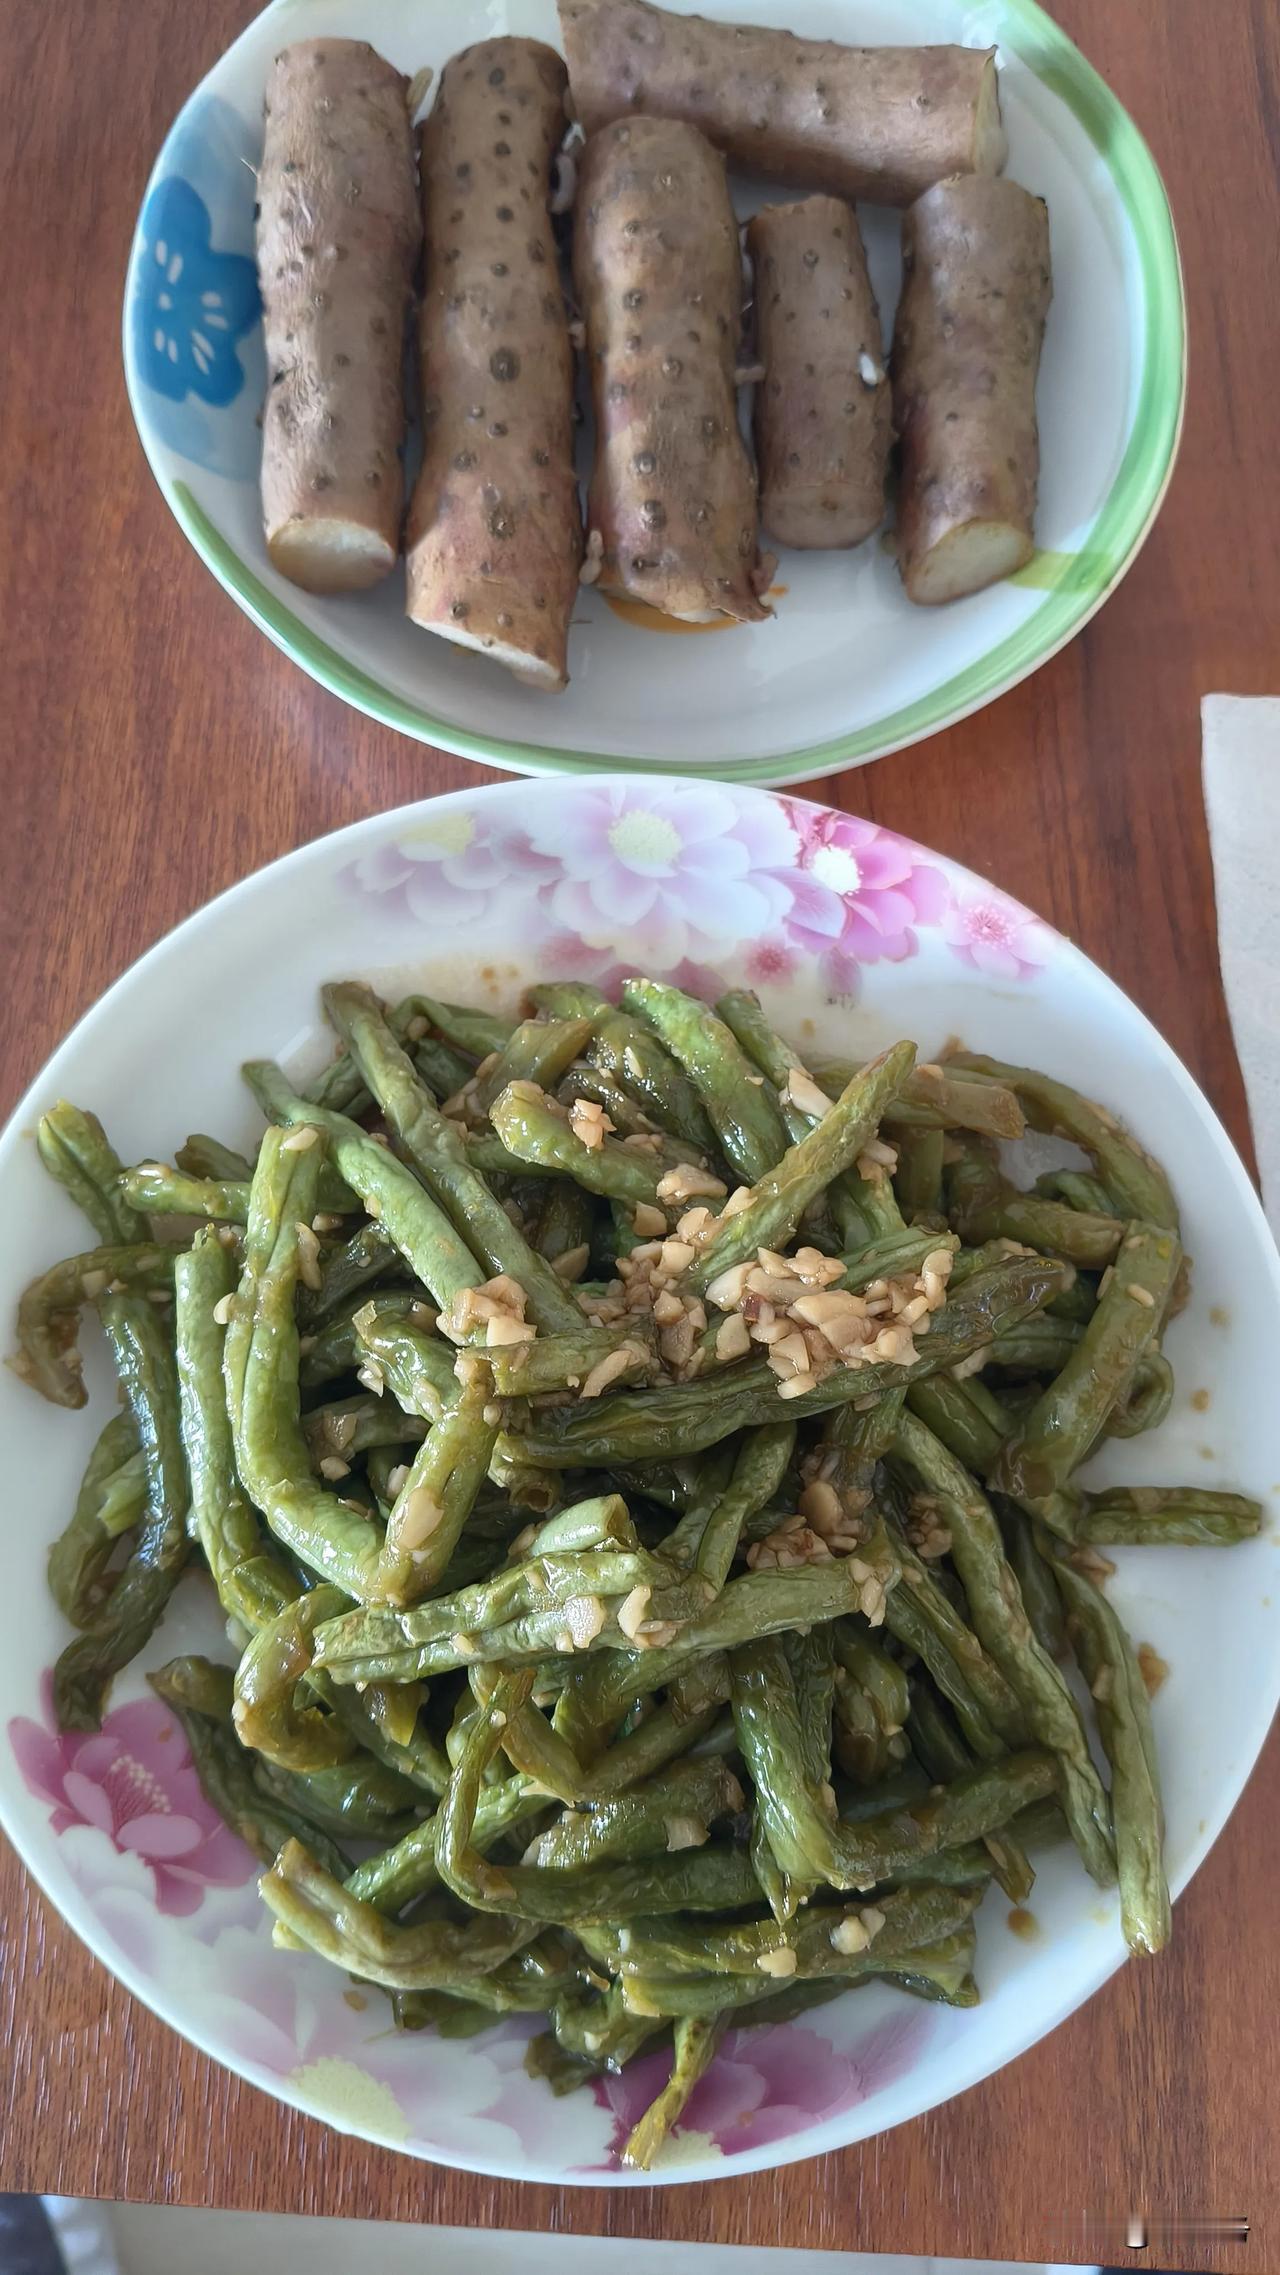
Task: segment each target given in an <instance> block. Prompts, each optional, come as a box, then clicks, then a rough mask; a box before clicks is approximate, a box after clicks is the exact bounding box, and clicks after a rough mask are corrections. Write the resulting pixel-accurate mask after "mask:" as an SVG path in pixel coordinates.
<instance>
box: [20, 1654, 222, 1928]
mask: <svg viewBox="0 0 1280 2275" xmlns="http://www.w3.org/2000/svg"><path fill="white" fill-rule="evenodd" d="M43 1706H44V1715H45V1719H44V1721H43V1722H33V1721H30V1720H29V1719H28V1718H27V1716H25V1715H16V1716H15V1717H14V1718H13V1720H12V1721H11V1722H10V1724H9V1741H10V1744H11V1745H12V1747H13V1752H14V1758H15V1760H16V1762H17V1764H18V1767H19V1769H20V1770H21V1772H22V1776H23V1781H24V1783H25V1784H26V1787H27V1791H28V1792H29V1793H34V1794H35V1795H36V1797H37V1799H38V1800H41V1801H46V1802H47V1803H48V1804H49V1807H50V1809H51V1810H52V1819H51V1822H52V1829H53V1831H54V1832H55V1833H65V1832H66V1831H67V1830H68V1829H69V1827H71V1826H72V1825H92V1826H93V1827H95V1828H96V1830H97V1831H99V1832H101V1833H105V1834H106V1835H107V1837H108V1839H109V1840H110V1841H111V1843H112V1845H113V1847H115V1848H116V1849H117V1850H119V1851H120V1852H121V1854H130V1855H133V1856H136V1857H138V1858H139V1859H140V1860H141V1862H142V1863H143V1864H145V1865H146V1866H147V1867H148V1869H149V1871H150V1873H151V1877H152V1880H153V1882H154V1885H155V1901H156V1909H157V1910H158V1911H161V1912H167V1913H170V1914H185V1913H190V1912H194V1911H198V1910H199V1907H200V1905H201V1903H202V1902H203V1900H204V1892H205V1889H206V1888H238V1887H240V1886H241V1885H242V1884H243V1882H244V1881H246V1880H248V1879H249V1878H251V1876H252V1875H253V1873H254V1872H256V1871H257V1869H258V1865H257V1859H256V1858H255V1857H254V1856H253V1855H252V1854H251V1852H250V1851H249V1850H248V1849H247V1848H246V1847H245V1845H244V1842H243V1841H241V1840H237V1838H236V1836H235V1834H234V1833H232V1832H229V1831H228V1829H227V1827H226V1826H225V1825H224V1824H223V1822H222V1819H221V1818H220V1817H219V1816H218V1814H217V1812H216V1810H214V1809H213V1808H212V1807H211V1806H210V1804H209V1803H208V1802H207V1801H206V1800H205V1797H204V1795H203V1793H202V1792H201V1790H200V1781H199V1779H198V1778H197V1776H196V1773H195V1770H194V1769H193V1768H192V1766H191V1756H190V1753H189V1751H188V1748H187V1742H186V1739H185V1738H184V1737H183V1734H182V1730H181V1727H180V1725H179V1724H178V1722H177V1721H176V1720H175V1718H174V1716H173V1715H172V1714H171V1713H170V1712H169V1709H168V1707H167V1706H164V1705H162V1703H161V1701H160V1700H159V1699H158V1698H138V1699H132V1700H131V1701H130V1702H129V1704H128V1705H127V1706H117V1707H115V1708H114V1709H113V1710H112V1712H111V1713H109V1714H107V1715H105V1716H104V1717H103V1722H102V1728H101V1729H100V1730H94V1731H82V1730H68V1731H60V1730H58V1729H57V1728H56V1726H55V1724H54V1720H53V1704H52V1691H51V1686H50V1683H49V1678H48V1676H47V1675H46V1677H45V1681H44V1696H43Z"/></svg>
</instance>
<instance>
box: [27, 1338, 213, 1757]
mask: <svg viewBox="0 0 1280 2275" xmlns="http://www.w3.org/2000/svg"><path fill="white" fill-rule="evenodd" d="M99 1309H100V1313H101V1318H102V1325H103V1328H104V1331H105V1333H106V1337H107V1340H108V1342H109V1343H110V1345H111V1348H112V1353H113V1355H114V1358H115V1362H116V1367H117V1370H118V1372H119V1376H120V1385H121V1389H122V1390H123V1392H124V1396H125V1400H126V1403H127V1405H128V1408H129V1411H130V1413H131V1414H132V1416H133V1420H134V1424H135V1426H136V1429H137V1433H138V1443H139V1445H140V1447H141V1449H142V1459H143V1464H144V1467H145V1470H146V1480H147V1504H146V1510H145V1513H144V1514H143V1516H142V1518H141V1520H140V1522H139V1524H138V1528H137V1533H136V1536H135V1539H134V1544H133V1547H132V1550H131V1551H130V1555H129V1559H128V1562H127V1563H126V1565H125V1567H124V1570H123V1571H122V1572H121V1574H120V1577H119V1579H118V1580H117V1581H116V1584H115V1586H114V1588H113V1589H112V1591H111V1593H110V1595H109V1596H108V1598H107V1600H106V1603H105V1604H104V1605H103V1607H102V1609H101V1610H100V1611H99V1612H98V1613H97V1614H96V1615H95V1617H94V1619H93V1620H92V1621H91V1623H90V1624H89V1625H88V1626H87V1627H86V1629H85V1631H84V1633H83V1634H82V1635H79V1636H77V1638H76V1640H75V1642H74V1643H69V1644H68V1645H67V1647H66V1649H65V1650H64V1651H63V1652H62V1654H61V1656H60V1657H59V1659H58V1663H57V1665H56V1666H55V1668H54V1670H53V1704H54V1712H55V1714H56V1715H57V1718H58V1726H59V1728H60V1729H63V1730H96V1729H97V1728H98V1725H99V1723H100V1722H101V1720H102V1713H103V1708H104V1706H105V1704H106V1697H107V1692H108V1690H109V1689H110V1686H111V1682H112V1679H113V1677H114V1676H116V1675H118V1674H119V1672H120V1669H121V1668H122V1667H127V1666H128V1664H129V1662H130V1660H131V1659H135V1658H136V1657H137V1655H138V1653H139V1651H140V1650H141V1649H142V1647H143V1644H144V1643H146V1641H147V1640H148V1638H149V1637H150V1636H151V1634H152V1633H153V1632H154V1630H155V1628H156V1627H157V1625H158V1624H159V1621H160V1619H161V1617H162V1615H163V1613H164V1609H165V1606H166V1604H167V1603H168V1601H169V1598H170V1596H171V1595H172V1594H173V1591H174V1588H175V1587H176V1586H177V1583H178V1579H179V1576H180V1574H181V1572H182V1568H183V1566H184V1564H185V1563H186V1560H187V1547H188V1542H187V1502H188V1485H187V1468H186V1462H185V1460H184V1459H183V1452H182V1437H181V1433H180V1430H179V1425H178V1379H177V1373H176V1370H175V1367H174V1362H173V1350H172V1347H171V1342H170V1336H169V1332H168V1329H167V1328H166V1327H165V1326H164V1325H163V1323H162V1322H161V1319H160V1315H159V1312H158V1311H157V1310H156V1309H155V1307H154V1306H153V1305H150V1304H146V1303H135V1302H133V1301H132V1300H131V1299H130V1297H128V1296H117V1295H107V1296H104V1297H103V1299H102V1302H101V1304H100V1307H99Z"/></svg>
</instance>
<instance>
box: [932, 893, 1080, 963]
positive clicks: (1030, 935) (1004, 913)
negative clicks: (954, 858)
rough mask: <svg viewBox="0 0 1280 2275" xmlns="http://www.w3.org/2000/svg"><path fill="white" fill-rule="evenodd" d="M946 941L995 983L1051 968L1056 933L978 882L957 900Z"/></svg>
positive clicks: (946, 922) (945, 921) (949, 913)
mask: <svg viewBox="0 0 1280 2275" xmlns="http://www.w3.org/2000/svg"><path fill="white" fill-rule="evenodd" d="M942 937H943V939H944V940H945V941H946V943H947V945H948V947H949V948H951V949H953V950H954V952H955V954H956V955H957V956H958V957H959V958H960V961H961V963H964V964H970V965H972V967H973V969H974V970H975V971H979V972H981V973H982V974H983V975H984V977H985V978H987V979H993V980H1025V979H1029V978H1030V977H1031V975H1032V974H1033V973H1034V972H1038V971H1040V970H1042V968H1043V967H1044V965H1045V964H1047V963H1048V961H1049V957H1050V955H1051V953H1052V948H1053V934H1052V933H1051V932H1050V930H1049V928H1048V926H1047V925H1046V924H1042V923H1041V922H1040V919H1039V917H1038V916H1033V915H1032V913H1031V910H1030V909H1029V908H1023V906H1022V903H1021V902H1020V901H1015V900H1010V898H1009V896H1008V894H1007V893H999V892H997V891H996V889H995V886H994V885H983V884H979V883H977V882H976V880H975V882H974V884H973V885H972V887H970V888H966V889H965V890H964V891H961V892H957V893H954V894H953V895H952V897H951V900H950V903H949V905H948V907H947V909H946V910H945V912H944V914H943V918H942Z"/></svg>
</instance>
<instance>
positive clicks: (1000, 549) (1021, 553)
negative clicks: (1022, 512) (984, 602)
mask: <svg viewBox="0 0 1280 2275" xmlns="http://www.w3.org/2000/svg"><path fill="white" fill-rule="evenodd" d="M1034 551H1035V541H1034V539H1033V538H1032V537H1031V536H1029V535H1028V533H1027V531H1026V530H1024V529H1015V528H1014V527H1013V525H1012V523H1010V522H1007V521H966V522H962V523H961V525H960V527H959V528H958V529H949V530H948V531H947V533H946V535H945V536H944V537H940V538H939V539H938V542H937V544H936V545H932V546H930V548H929V550H928V552H927V553H923V554H921V555H919V556H918V557H917V558H915V559H913V560H910V561H907V562H904V563H903V582H904V584H905V585H906V588H907V598H908V600H914V601H915V602H917V603H918V605H919V606H920V607H922V608H934V607H940V606H941V605H942V604H943V603H944V602H946V601H949V600H964V599H965V598H966V597H967V595H968V594H970V593H975V592H984V591H985V590H986V588H987V586H988V585H995V584H999V583H1000V581H1001V579H1002V578H1003V577H1011V576H1012V575H1013V574H1014V571H1015V570H1017V569H1025V567H1026V565H1027V563H1028V561H1029V560H1030V559H1031V556H1032V553H1033V552H1034Z"/></svg>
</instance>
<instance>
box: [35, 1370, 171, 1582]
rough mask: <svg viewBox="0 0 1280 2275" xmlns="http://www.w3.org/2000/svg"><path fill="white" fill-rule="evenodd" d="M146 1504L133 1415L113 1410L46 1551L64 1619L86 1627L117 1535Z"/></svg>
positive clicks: (130, 1525)
mask: <svg viewBox="0 0 1280 2275" xmlns="http://www.w3.org/2000/svg"><path fill="white" fill-rule="evenodd" d="M146 1505H147V1472H146V1464H145V1463H144V1461H143V1458H142V1454H141V1452H140V1450H139V1447H138V1429H137V1424H136V1423H135V1421H134V1419H133V1416H132V1414H130V1413H124V1414H113V1415H112V1418H111V1420H110V1421H109V1422H108V1423H107V1425H106V1428H105V1429H104V1430H103V1432H102V1435H101V1437H100V1438H99V1439H98V1442H97V1444H96V1446H95V1447H94V1449H93V1452H92V1453H91V1454H90V1456H89V1461H88V1466H87V1468H86V1470H85V1473H84V1476H83V1478H82V1479H81V1483H80V1491H79V1493H78V1494H77V1495H76V1505H75V1508H74V1509H73V1511H72V1513H71V1516H70V1517H69V1519H68V1520H67V1523H66V1525H65V1526H64V1528H63V1530H62V1531H61V1532H60V1533H59V1535H58V1537H57V1539H56V1540H55V1542H54V1544H53V1546H52V1548H51V1549H50V1551H49V1567H48V1569H49V1588H50V1592H51V1594H52V1596H53V1600H54V1602H55V1603H56V1604H57V1606H58V1609H59V1611H60V1612H61V1613H62V1616H63V1618H64V1619H69V1620H70V1622H71V1625H72V1626H73V1627H87V1626H88V1625H89V1623H90V1621H91V1620H92V1619H93V1617H94V1614H95V1613H96V1611H97V1610H98V1607H99V1603H100V1600H101V1596H102V1594H103V1592H104V1588H103V1575H104V1573H105V1571H106V1569H107V1566H108V1564H109V1563H110V1561H111V1557H112V1554H113V1553H114V1550H115V1546H116V1543H117V1541H118V1540H119V1539H120V1537H121V1535H122V1534H124V1533H127V1532H132V1530H133V1528H134V1526H135V1525H136V1524H137V1522H138V1519H139V1517H140V1516H141V1515H142V1512H143V1510H144V1509H145V1507H146Z"/></svg>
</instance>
